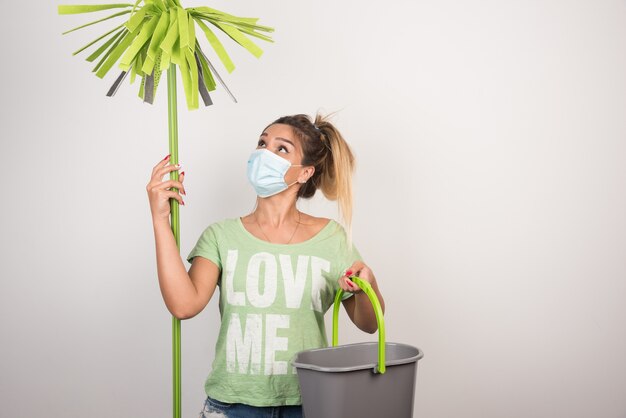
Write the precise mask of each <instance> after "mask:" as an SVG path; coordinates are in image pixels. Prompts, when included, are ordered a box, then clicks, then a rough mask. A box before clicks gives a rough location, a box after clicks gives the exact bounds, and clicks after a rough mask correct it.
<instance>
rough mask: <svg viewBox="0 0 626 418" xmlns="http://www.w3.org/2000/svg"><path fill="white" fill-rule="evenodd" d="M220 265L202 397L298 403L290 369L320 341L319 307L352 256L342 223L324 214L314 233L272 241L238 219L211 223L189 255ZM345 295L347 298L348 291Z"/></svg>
mask: <svg viewBox="0 0 626 418" xmlns="http://www.w3.org/2000/svg"><path fill="white" fill-rule="evenodd" d="M196 256H201V257H204V258H206V259H208V260H211V261H212V262H213V263H215V264H216V265H217V266H218V267H219V269H220V277H219V280H218V286H219V288H220V292H219V298H220V299H219V309H220V316H221V319H222V320H221V326H220V331H219V335H218V338H217V343H216V347H215V359H214V361H213V366H212V371H211V373H210V374H209V376H208V377H207V379H206V383H205V391H206V393H207V395H208V396H210V397H212V398H214V399H217V400H220V401H222V402H228V403H244V404H248V405H254V406H278V405H300V404H301V403H302V401H301V398H300V387H299V384H298V377H297V374H296V369H295V367H293V366H292V365H291V360H293V357H294V356H295V354H296V353H297V352H299V351H302V350H308V349H312V348H319V347H326V346H327V345H328V342H327V339H326V330H325V327H324V313H325V312H326V311H327V310H328V309H329V308H330V307H331V306H332V304H333V301H334V297H335V294H336V292H337V290H338V289H339V284H338V279H339V278H340V277H341V275H342V274H343V273H344V272H345V270H346V269H348V268H349V267H350V266H351V265H352V264H353V262H354V261H356V260H361V256H360V254H359V252H358V251H357V249H356V248H355V247H354V246H352V248H351V249H348V244H347V237H346V233H345V231H344V229H343V227H342V226H341V225H340V224H338V223H337V222H335V221H333V220H330V221H329V222H328V224H327V225H326V226H324V227H323V228H322V230H320V231H319V232H318V233H317V234H316V235H315V236H313V237H312V238H310V239H309V240H307V241H304V242H301V243H295V244H272V243H269V242H267V241H263V240H260V239H258V238H256V237H255V236H254V235H252V234H251V233H250V232H248V231H247V230H246V229H245V227H244V225H243V223H242V222H241V219H240V218H235V219H227V220H224V221H221V222H217V223H214V224H212V225H209V226H208V227H207V228H206V229H205V230H204V231H203V232H202V234H201V235H200V238H199V239H198V241H197V243H196V245H195V247H194V248H193V249H192V250H191V252H190V253H189V255H188V256H187V261H188V262H189V263H191V262H192V260H193V258H194V257H196ZM350 296H351V294H350V293H346V294H345V298H347V297H350Z"/></svg>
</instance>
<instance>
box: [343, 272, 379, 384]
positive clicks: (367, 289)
mask: <svg viewBox="0 0 626 418" xmlns="http://www.w3.org/2000/svg"><path fill="white" fill-rule="evenodd" d="M350 280H352V281H353V282H354V283H355V284H356V285H357V286H359V287H360V288H361V289H362V290H363V292H364V293H365V294H366V295H367V297H368V298H369V300H370V302H371V304H372V306H373V307H374V313H375V314H376V323H377V324H378V366H377V367H374V373H380V374H383V373H385V318H384V317H383V310H382V308H381V307H380V302H379V301H378V297H377V296H376V292H374V289H372V286H371V285H370V284H369V283H368V282H366V281H364V280H362V279H360V278H359V277H356V276H352V277H350ZM343 294H344V291H343V289H341V288H340V289H339V290H338V291H337V294H336V295H335V304H334V306H333V347H335V346H336V345H337V342H338V340H339V336H338V328H339V327H338V324H339V305H340V304H341V297H342V296H343Z"/></svg>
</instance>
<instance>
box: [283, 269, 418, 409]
mask: <svg viewBox="0 0 626 418" xmlns="http://www.w3.org/2000/svg"><path fill="white" fill-rule="evenodd" d="M351 280H352V281H353V282H354V283H356V284H357V285H358V286H359V287H360V288H361V289H363V291H364V292H365V293H366V294H367V296H368V297H369V299H370V301H371V303H372V305H373V306H374V311H375V312H376V320H377V322H378V343H375V342H370V343H358V344H348V345H341V346H337V339H338V338H337V335H338V332H337V324H338V317H339V306H340V304H341V296H342V294H343V290H341V289H339V291H338V292H337V295H336V297H335V304H334V307H333V341H332V344H333V347H329V348H319V349H315V350H306V351H301V352H299V353H298V354H297V355H296V357H295V358H294V360H293V365H294V367H296V370H297V372H298V380H299V381H300V392H301V394H302V408H303V410H304V416H305V418H353V417H354V418H374V417H376V418H379V417H390V418H410V417H412V416H413V398H414V394H415V376H416V373H417V361H418V360H419V359H421V358H422V357H423V356H424V353H423V352H422V351H421V350H420V349H419V348H417V347H413V346H410V345H407V344H398V343H388V342H385V325H384V318H383V314H382V309H381V307H380V303H379V301H378V298H377V297H376V293H375V292H374V291H373V290H372V288H371V286H370V285H369V283H367V282H364V281H363V280H361V279H359V278H358V277H352V278H351Z"/></svg>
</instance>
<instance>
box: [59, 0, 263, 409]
mask: <svg viewBox="0 0 626 418" xmlns="http://www.w3.org/2000/svg"><path fill="white" fill-rule="evenodd" d="M111 9H117V10H118V11H117V12H115V13H113V14H111V15H109V16H106V17H104V18H101V19H98V20H95V21H93V22H90V23H86V24H84V25H81V26H78V27H76V28H73V29H71V30H68V31H66V32H64V33H63V34H64V35H65V34H67V33H70V32H73V31H75V30H78V29H81V28H84V27H87V26H91V25H94V24H96V23H100V22H103V21H106V20H109V19H114V18H117V17H120V16H125V17H128V20H127V21H126V22H124V23H122V24H120V25H119V26H116V27H114V28H113V29H111V30H110V31H108V32H106V33H105V34H103V35H101V36H99V37H98V38H96V39H94V40H93V41H91V42H90V43H88V44H87V45H85V46H83V47H82V48H80V49H78V50H76V51H75V52H74V53H73V55H76V54H78V53H80V52H82V51H84V50H85V49H87V48H89V47H91V46H93V45H95V44H98V43H99V42H100V43H101V44H100V46H99V47H98V48H97V49H96V50H95V51H94V52H93V53H92V54H91V55H89V56H88V57H87V58H86V59H87V61H89V62H93V61H95V60H96V59H98V62H97V64H96V66H95V67H94V69H93V72H95V73H96V76H98V77H100V78H103V77H104V76H105V75H106V74H107V73H108V72H109V70H110V69H111V68H112V67H113V65H115V64H116V63H117V62H118V61H119V68H120V69H121V70H122V72H121V74H120V75H119V76H118V77H117V78H116V80H115V82H114V83H113V85H112V86H111V88H110V89H109V91H108V92H107V96H113V95H114V94H115V92H116V91H117V89H118V88H119V86H120V84H121V83H122V81H123V80H124V79H125V78H126V76H127V75H128V73H130V82H131V84H132V83H133V82H134V81H135V78H136V77H137V76H139V77H141V86H140V88H139V97H140V98H142V99H143V101H144V102H147V103H150V104H152V103H153V102H154V97H155V96H156V92H157V87H158V85H159V80H160V78H161V74H162V72H163V71H165V70H167V97H168V121H169V150H170V154H171V157H170V162H171V164H177V163H178V119H177V111H176V103H177V102H176V66H178V67H179V69H180V71H181V76H182V81H183V88H184V90H185V97H186V100H187V108H188V109H189V110H193V109H197V108H198V102H199V98H202V101H203V103H204V105H205V106H210V105H211V104H212V101H211V97H210V95H209V92H210V91H213V90H215V88H216V80H217V82H218V83H220V85H222V86H223V87H224V89H225V90H226V91H227V92H228V94H229V95H230V97H231V98H232V99H233V100H235V98H234V96H233V95H232V94H231V92H230V91H229V90H228V87H226V85H225V84H224V82H223V81H222V79H221V78H220V76H219V74H218V73H217V72H216V71H215V67H214V66H213V64H212V63H211V62H210V61H209V59H208V58H207V56H206V55H205V54H204V52H203V51H202V49H201V47H200V43H199V42H198V39H197V38H196V25H197V26H198V27H199V28H200V29H201V30H202V32H204V35H205V37H206V39H207V40H208V42H209V44H210V46H211V48H212V49H213V51H214V52H215V53H216V55H217V56H218V58H219V59H220V61H221V62H222V64H223V65H224V67H225V68H226V70H227V71H228V72H229V73H230V72H232V71H233V70H234V69H235V66H234V64H233V62H232V60H231V59H230V57H229V56H228V54H227V53H226V50H225V49H224V46H223V45H222V43H221V41H220V40H219V38H218V37H217V36H216V35H215V33H214V32H213V31H212V30H211V27H213V28H216V29H219V30H220V31H222V32H224V33H225V34H226V35H227V36H228V37H230V38H231V39H232V40H234V41H235V42H236V43H238V44H239V45H241V46H242V47H244V48H245V49H247V50H248V51H249V52H250V53H252V54H253V55H254V56H256V57H257V58H258V57H260V56H261V54H262V53H263V51H262V50H261V49H260V48H259V47H258V46H257V45H256V44H255V43H253V42H252V41H251V40H250V39H249V38H248V37H247V35H249V36H253V37H256V38H259V39H262V40H264V41H269V42H272V39H271V38H270V37H269V36H268V35H266V33H269V32H273V30H274V29H273V28H270V27H267V26H261V25H258V24H257V21H258V19H257V18H248V17H238V16H233V15H230V14H227V13H224V12H221V11H219V10H215V9H212V8H210V7H204V6H202V7H191V8H187V9H184V8H183V7H182V6H181V4H180V1H179V0H137V1H136V2H135V3H134V4H130V3H114V4H100V5H62V6H59V8H58V12H59V14H77V13H91V12H99V11H104V10H111ZM126 15H128V16H126ZM235 102H236V100H235ZM170 180H176V181H178V171H176V170H175V171H172V172H171V173H170ZM172 190H177V189H176V188H173V189H172ZM170 207H171V226H172V232H173V233H174V237H175V238H176V245H177V246H178V248H179V251H180V230H179V225H180V223H179V207H178V201H177V200H176V199H171V200H170ZM172 357H173V416H174V418H181V371H180V370H181V354H180V320H179V319H177V318H175V317H172Z"/></svg>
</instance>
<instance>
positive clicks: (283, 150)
mask: <svg viewBox="0 0 626 418" xmlns="http://www.w3.org/2000/svg"><path fill="white" fill-rule="evenodd" d="M278 151H280V152H284V153H285V154H287V153H289V151H288V150H287V148H286V147H284V146H282V145H281V146H280V147H278Z"/></svg>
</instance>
